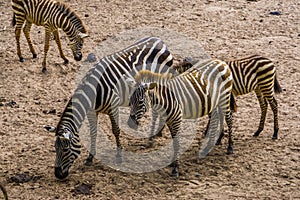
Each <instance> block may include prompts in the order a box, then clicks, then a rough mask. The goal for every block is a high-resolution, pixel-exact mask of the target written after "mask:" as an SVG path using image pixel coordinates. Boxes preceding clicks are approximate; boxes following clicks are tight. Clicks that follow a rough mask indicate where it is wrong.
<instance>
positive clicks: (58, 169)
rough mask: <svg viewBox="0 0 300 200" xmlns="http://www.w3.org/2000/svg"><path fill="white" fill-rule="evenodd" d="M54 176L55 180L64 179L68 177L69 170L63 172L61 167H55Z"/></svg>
mask: <svg viewBox="0 0 300 200" xmlns="http://www.w3.org/2000/svg"><path fill="white" fill-rule="evenodd" d="M54 174H55V177H56V178H58V179H64V178H66V177H67V176H68V175H69V170H66V171H63V169H62V168H61V167H55V170H54Z"/></svg>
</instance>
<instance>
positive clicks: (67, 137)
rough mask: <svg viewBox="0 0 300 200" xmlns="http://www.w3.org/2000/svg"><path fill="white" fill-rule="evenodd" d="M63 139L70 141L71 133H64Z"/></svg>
mask: <svg viewBox="0 0 300 200" xmlns="http://www.w3.org/2000/svg"><path fill="white" fill-rule="evenodd" d="M63 138H64V139H67V140H70V132H69V131H66V132H64V133H63Z"/></svg>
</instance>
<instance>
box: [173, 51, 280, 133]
mask: <svg viewBox="0 0 300 200" xmlns="http://www.w3.org/2000/svg"><path fill="white" fill-rule="evenodd" d="M196 62H197V61H193V60H192V59H191V58H185V59H184V60H183V62H181V63H180V64H179V65H177V66H175V67H174V68H175V69H176V70H177V71H178V72H179V73H183V72H185V71H187V72H188V71H189V68H191V67H192V66H193V64H194V63H196ZM226 63H227V64H228V65H229V68H230V70H231V72H232V76H233V87H232V93H233V95H234V96H235V97H236V96H238V95H244V94H247V93H250V92H252V91H255V94H256V96H257V99H258V102H259V105H260V109H261V117H260V122H259V126H258V129H257V131H256V132H255V133H254V135H253V136H254V137H257V136H259V134H260V133H261V132H262V131H263V129H264V125H265V120H266V115H267V109H268V103H269V104H270V106H271V109H272V111H273V115H274V133H273V136H272V139H277V138H278V130H279V126H278V107H277V101H276V99H275V96H274V93H281V92H282V89H281V87H280V85H279V82H278V80H277V75H276V67H275V65H274V63H273V62H272V61H271V60H269V59H268V58H265V57H262V56H259V55H253V56H248V57H246V58H242V59H238V60H233V61H226ZM191 70H192V69H191ZM232 100H233V101H234V98H232Z"/></svg>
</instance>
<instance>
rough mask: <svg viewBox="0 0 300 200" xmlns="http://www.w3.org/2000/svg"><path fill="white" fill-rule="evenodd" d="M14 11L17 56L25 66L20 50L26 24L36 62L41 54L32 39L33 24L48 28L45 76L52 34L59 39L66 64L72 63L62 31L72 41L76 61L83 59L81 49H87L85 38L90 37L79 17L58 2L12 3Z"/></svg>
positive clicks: (31, 0)
mask: <svg viewBox="0 0 300 200" xmlns="http://www.w3.org/2000/svg"><path fill="white" fill-rule="evenodd" d="M12 8H13V11H14V16H13V25H16V29H15V35H16V43H17V54H18V56H19V60H20V61H21V62H24V58H23V56H22V53H21V48H20V36H21V29H22V27H23V24H24V22H26V23H25V26H24V28H23V31H24V35H25V37H26V40H27V42H28V45H29V48H30V51H31V53H32V55H33V58H36V57H37V54H36V52H35V50H34V47H33V44H32V42H31V39H30V29H31V26H32V24H36V25H38V26H44V27H45V46H44V59H43V62H42V66H43V72H45V71H46V58H47V52H48V50H49V41H50V37H51V34H53V36H54V38H55V41H56V43H57V46H58V49H59V53H60V56H61V57H62V58H63V60H64V62H65V64H67V63H68V62H69V61H68V59H67V58H66V57H65V55H64V53H63V51H62V47H61V42H60V39H59V34H58V29H59V28H60V29H62V30H63V31H64V32H65V33H66V35H67V36H68V38H69V39H70V44H69V46H70V48H71V50H72V52H73V56H74V59H75V60H76V61H79V60H81V59H82V53H81V49H82V46H83V38H85V37H87V36H88V34H87V30H86V28H85V26H84V24H83V22H82V21H81V20H80V19H79V17H78V15H77V14H76V13H75V12H74V11H73V10H71V9H70V8H69V7H68V6H67V5H66V4H64V3H62V2H60V1H55V0H12Z"/></svg>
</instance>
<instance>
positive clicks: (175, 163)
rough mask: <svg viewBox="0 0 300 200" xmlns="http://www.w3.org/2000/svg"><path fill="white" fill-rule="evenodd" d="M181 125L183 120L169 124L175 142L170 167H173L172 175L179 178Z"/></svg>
mask: <svg viewBox="0 0 300 200" xmlns="http://www.w3.org/2000/svg"><path fill="white" fill-rule="evenodd" d="M180 125H181V119H178V120H175V121H174V122H173V123H172V124H170V125H169V124H168V127H169V129H170V132H171V136H172V140H173V150H174V157H173V162H172V163H171V165H170V167H172V173H171V175H172V176H174V177H178V176H179V172H178V167H179V150H180V133H179V129H180Z"/></svg>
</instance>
